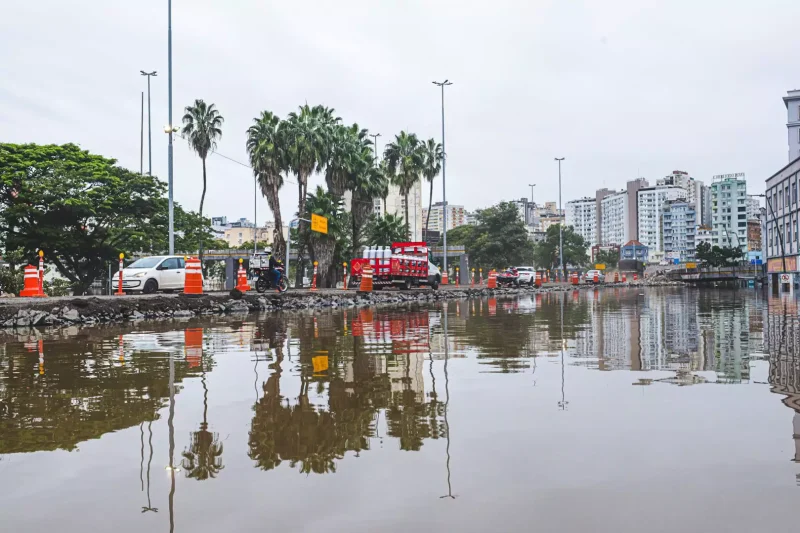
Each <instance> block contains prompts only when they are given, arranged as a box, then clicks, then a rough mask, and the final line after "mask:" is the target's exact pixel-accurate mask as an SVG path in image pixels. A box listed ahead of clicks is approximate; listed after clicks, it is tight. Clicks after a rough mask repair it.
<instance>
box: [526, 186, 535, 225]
mask: <svg viewBox="0 0 800 533" xmlns="http://www.w3.org/2000/svg"><path fill="white" fill-rule="evenodd" d="M528 187H530V188H531V209H535V207H534V204H533V188H534V187H536V184H535V183H529V184H528ZM527 219H528V212H527V210H526V212H525V224H527V223H528V220H527ZM531 223H533V217H531Z"/></svg>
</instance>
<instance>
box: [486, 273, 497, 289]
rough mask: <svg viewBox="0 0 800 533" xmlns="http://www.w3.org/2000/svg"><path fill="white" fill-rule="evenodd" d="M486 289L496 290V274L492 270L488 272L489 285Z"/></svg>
mask: <svg viewBox="0 0 800 533" xmlns="http://www.w3.org/2000/svg"><path fill="white" fill-rule="evenodd" d="M486 287H487V288H488V289H496V288H497V274H496V273H495V271H494V270H492V271H490V272H489V283H488V284H487V285H486Z"/></svg>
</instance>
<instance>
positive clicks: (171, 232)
mask: <svg viewBox="0 0 800 533" xmlns="http://www.w3.org/2000/svg"><path fill="white" fill-rule="evenodd" d="M167 57H168V60H167V65H168V69H167V70H168V75H167V78H168V82H167V86H168V87H169V89H168V92H169V103H168V105H169V151H168V156H167V160H168V162H167V165H168V169H169V172H168V179H167V186H168V188H169V255H175V212H174V206H173V194H172V193H173V191H172V189H173V187H172V134H173V133H175V131H177V129H176V128H175V127H174V126H173V124H172V0H167Z"/></svg>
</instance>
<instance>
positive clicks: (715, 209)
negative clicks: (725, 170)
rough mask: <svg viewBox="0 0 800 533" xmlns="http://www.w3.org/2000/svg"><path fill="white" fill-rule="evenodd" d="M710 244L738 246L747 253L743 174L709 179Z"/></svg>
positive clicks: (724, 175)
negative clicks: (710, 180)
mask: <svg viewBox="0 0 800 533" xmlns="http://www.w3.org/2000/svg"><path fill="white" fill-rule="evenodd" d="M781 194H783V192H782V191H781ZM787 194H788V185H787ZM711 244H712V245H713V246H719V247H723V246H738V247H740V248H741V249H742V251H743V252H746V251H747V182H746V181H745V176H744V174H743V173H736V174H722V175H718V176H714V177H713V179H712V182H711Z"/></svg>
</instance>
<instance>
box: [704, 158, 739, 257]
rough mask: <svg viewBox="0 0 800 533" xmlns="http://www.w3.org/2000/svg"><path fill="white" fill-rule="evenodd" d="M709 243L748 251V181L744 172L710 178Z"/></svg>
mask: <svg viewBox="0 0 800 533" xmlns="http://www.w3.org/2000/svg"><path fill="white" fill-rule="evenodd" d="M711 244H712V245H713V246H719V247H723V246H738V247H740V248H741V249H742V251H744V252H747V182H746V181H745V177H744V173H737V174H723V175H719V176H714V178H713V181H712V182H711Z"/></svg>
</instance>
